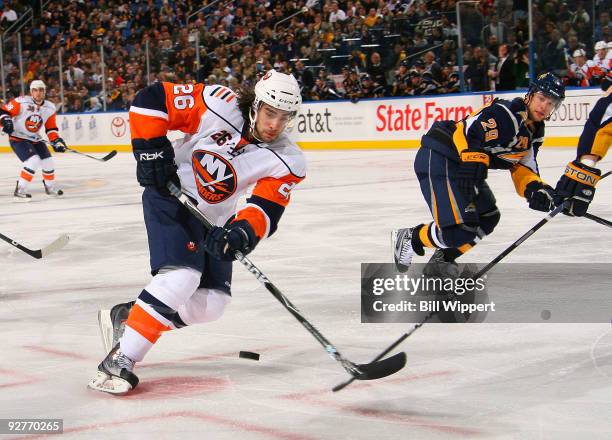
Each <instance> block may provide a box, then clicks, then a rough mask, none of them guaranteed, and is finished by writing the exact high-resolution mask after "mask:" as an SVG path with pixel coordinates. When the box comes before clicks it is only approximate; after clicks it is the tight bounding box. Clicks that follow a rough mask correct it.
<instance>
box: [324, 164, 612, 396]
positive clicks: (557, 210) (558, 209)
mask: <svg viewBox="0 0 612 440" xmlns="http://www.w3.org/2000/svg"><path fill="white" fill-rule="evenodd" d="M611 173H612V171H608V172H607V173H605V174H604V175H603V176H601V179H603V178H604V177H607V176H609V175H610V174H611ZM601 179H600V180H601ZM567 200H569V199H567ZM567 200H566V201H567ZM563 208H565V202H563V203H562V204H560V205H559V206H557V207H556V208H555V209H553V210H552V211H550V212H549V213H548V214H547V215H546V217H544V218H543V219H542V220H540V221H539V222H538V223H536V224H535V225H534V226H533V227H532V228H531V229H529V230H528V231H527V232H525V233H524V234H523V235H521V236H520V237H519V238H518V239H517V240H516V241H515V242H514V243H512V244H511V245H510V246H508V247H507V248H506V249H504V250H503V251H502V252H501V253H500V254H499V255H498V256H497V257H495V258H494V259H493V260H492V261H491V262H490V263H489V264H487V265H486V266H485V267H483V268H482V269H480V270H479V271H478V273H476V275H474V276H473V277H472V278H474V279H478V278H482V276H483V275H484V274H485V273H487V272H488V271H490V270H491V269H492V268H493V266H495V265H496V264H497V263H499V262H500V261H501V260H503V259H504V258H505V257H506V256H507V255H508V254H509V253H510V252H512V251H513V250H514V249H516V248H517V247H519V246H520V245H521V244H522V243H523V242H524V241H525V240H527V239H528V238H529V237H531V236H532V235H533V234H534V233H535V232H536V231H537V230H538V229H540V228H541V227H542V226H544V225H545V224H546V223H548V222H549V221H550V220H551V219H552V218H553V217H554V216H556V215H557V214H559V213H560V212H561V211H563ZM437 313H438V312H430V313H429V314H427V316H425V318H423V319H422V320H421V322H419V323H418V324H415V325H414V327H412V329H411V330H410V331H409V332H408V333H404V334H403V335H402V336H400V337H399V338H398V339H397V340H396V341H395V342H394V343H393V344H391V345H390V346H389V347H388V348H387V349H386V350H385V351H383V352H382V353H381V354H379V357H380V358H382V357H384V356H385V355H386V354H387V353H389V352H390V351H391V350H393V349H394V348H395V347H397V346H398V345H399V344H401V343H402V342H404V341H405V340H406V338H408V337H410V336H411V335H412V334H413V333H414V332H415V331H417V330H418V329H419V328H420V327H422V326H423V324H425V323H426V322H427V321H429V320H430V319H431V318H432V317H433V316H434V315H436V314H437ZM374 361H376V359H374ZM374 361H373V362H374ZM353 381H354V379H353V378H351V379H349V380H347V381H345V382H343V383H341V384H338V385H336V386H335V387H334V388H333V391H334V392H335V391H340V390H341V389H343V388H345V387H347V386H348V385H350V384H351V383H353Z"/></svg>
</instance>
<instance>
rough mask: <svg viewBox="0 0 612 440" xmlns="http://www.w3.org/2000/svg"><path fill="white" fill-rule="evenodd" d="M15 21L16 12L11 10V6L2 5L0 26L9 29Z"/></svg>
mask: <svg viewBox="0 0 612 440" xmlns="http://www.w3.org/2000/svg"><path fill="white" fill-rule="evenodd" d="M16 21H17V12H15V10H14V9H12V8H11V5H10V4H8V3H4V7H3V8H2V16H1V17H0V24H2V26H3V27H9V26H10V25H11V24H13V23H14V22H16Z"/></svg>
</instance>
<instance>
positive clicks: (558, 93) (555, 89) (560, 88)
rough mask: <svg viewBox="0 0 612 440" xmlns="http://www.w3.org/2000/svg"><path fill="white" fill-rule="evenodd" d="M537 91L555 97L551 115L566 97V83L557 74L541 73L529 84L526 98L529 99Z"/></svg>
mask: <svg viewBox="0 0 612 440" xmlns="http://www.w3.org/2000/svg"><path fill="white" fill-rule="evenodd" d="M537 92H540V93H542V94H543V95H546V96H548V97H550V98H552V99H553V101H554V103H555V106H554V108H553V110H552V112H551V115H552V113H554V112H555V111H556V110H557V108H559V106H560V105H561V102H563V100H564V99H565V85H564V84H563V81H562V80H561V78H559V77H558V76H557V75H555V74H553V73H550V72H546V73H543V74H541V75H540V76H538V78H537V79H536V80H535V81H534V82H532V83H531V84H529V89H528V90H527V95H526V96H525V99H526V100H527V101H529V99H530V98H531V96H532V95H533V94H534V93H537ZM549 117H550V116H549Z"/></svg>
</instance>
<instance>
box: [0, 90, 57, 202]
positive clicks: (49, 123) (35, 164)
mask: <svg viewBox="0 0 612 440" xmlns="http://www.w3.org/2000/svg"><path fill="white" fill-rule="evenodd" d="M45 93H46V86H45V83H44V82H42V81H40V80H34V81H32V82H31V83H30V95H29V96H20V97H18V98H15V99H13V100H11V101H10V102H9V103H8V104H6V105H3V106H2V107H0V122H1V123H2V131H4V132H5V133H6V134H8V135H9V143H10V145H11V148H12V149H13V151H14V152H15V154H16V155H17V157H19V160H21V162H23V168H22V169H21V172H20V174H19V179H18V180H17V185H16V186H15V192H14V193H13V195H14V197H15V201H18V202H29V201H30V200H31V198H32V195H31V194H29V193H28V192H27V187H28V184H29V183H30V182H31V181H32V179H33V178H34V174H35V173H36V170H37V169H38V168H42V177H43V184H44V187H45V192H46V193H47V194H48V195H50V196H61V195H63V194H64V192H63V191H62V190H61V189H58V188H57V187H56V185H55V166H54V163H53V158H52V157H51V153H50V152H49V149H48V148H47V145H46V144H45V142H44V139H43V137H42V136H41V135H40V130H41V128H42V127H43V126H44V127H45V130H46V132H47V137H48V138H49V140H50V141H51V146H52V148H53V150H54V151H55V152H58V153H63V152H64V151H66V143H65V142H64V140H63V139H62V138H61V137H60V136H59V134H58V130H57V124H56V122H55V115H56V110H55V105H53V103H52V102H50V101H47V100H45Z"/></svg>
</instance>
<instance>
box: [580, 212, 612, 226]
mask: <svg viewBox="0 0 612 440" xmlns="http://www.w3.org/2000/svg"><path fill="white" fill-rule="evenodd" d="M584 216H585V217H586V218H588V219H591V220H593V221H595V222H597V223H599V224H602V225H604V226H607V227H609V228H612V222H611V221H610V220H606V219H605V218H601V217H597V216H596V215H594V214H589V213H588V212H587V213H586V214H584Z"/></svg>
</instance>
